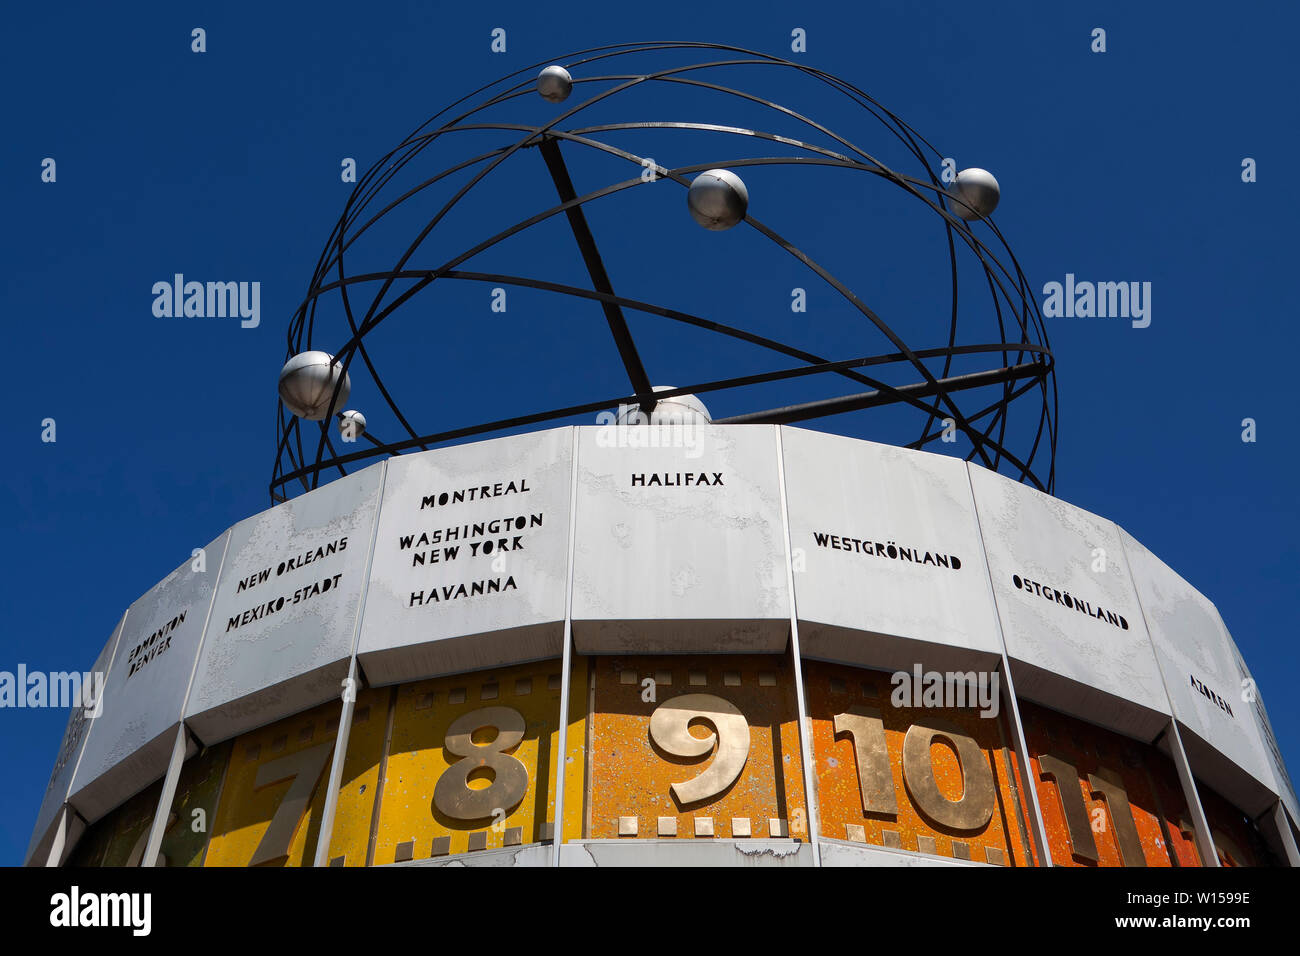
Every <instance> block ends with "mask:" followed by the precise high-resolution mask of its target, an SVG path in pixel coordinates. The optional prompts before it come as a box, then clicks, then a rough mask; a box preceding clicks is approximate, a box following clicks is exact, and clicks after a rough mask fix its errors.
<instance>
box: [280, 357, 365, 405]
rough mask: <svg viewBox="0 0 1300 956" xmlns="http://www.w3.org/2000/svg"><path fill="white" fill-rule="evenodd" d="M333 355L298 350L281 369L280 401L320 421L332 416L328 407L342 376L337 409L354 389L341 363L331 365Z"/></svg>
mask: <svg viewBox="0 0 1300 956" xmlns="http://www.w3.org/2000/svg"><path fill="white" fill-rule="evenodd" d="M333 361H334V356H332V355H330V354H329V353H328V352H316V351H312V352H299V353H298V354H297V355H295V356H294V357H293V358H291V359H289V361H287V362H285V363H284V368H282V369H281V370H280V383H279V390H280V401H282V402H284V407H285V408H287V409H289V411H291V412H293V414H295V415H297V416H298V417H299V418H305V419H307V420H308V421H313V422H319V421H323V420H324V419H326V418H329V417H330V416H331V415H332V414H333V409H331V408H327V407H326V406H328V405H329V404H330V396H331V395H333V394H334V386H335V385H337V384H338V381H339V378H340V377H341V378H342V379H343V385H342V386H341V387H340V388H339V396H338V401H337V404H335V405H334V408H338V407H339V406H341V405H342V404H343V403H344V402H346V401H347V400H348V395H349V394H351V392H352V380H351V378H350V377H349V376H347V375H345V374H344V373H343V365H342V363H338V364H331V363H333Z"/></svg>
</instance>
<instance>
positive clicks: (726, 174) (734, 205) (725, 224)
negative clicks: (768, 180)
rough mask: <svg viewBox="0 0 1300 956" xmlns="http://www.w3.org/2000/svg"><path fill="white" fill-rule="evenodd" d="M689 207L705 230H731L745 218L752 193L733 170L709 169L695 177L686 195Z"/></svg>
mask: <svg viewBox="0 0 1300 956" xmlns="http://www.w3.org/2000/svg"><path fill="white" fill-rule="evenodd" d="M686 205H687V206H689V207H690V210H691V215H692V216H694V217H695V221H696V222H698V223H699V224H700V225H701V226H703V227H704V228H705V229H714V230H721V229H730V228H731V227H732V226H734V225H735V224H736V223H738V222H740V221H741V220H743V219H744V218H745V211H746V210H747V209H748V208H749V190H748V189H746V188H745V183H744V182H743V181H742V180H741V178H740V177H739V176H737V175H736V174H735V173H733V172H732V171H731V170H729V169H710V170H707V171H706V172H702V173H700V174H699V175H698V176H696V177H695V180H694V181H693V182H692V183H691V188H690V189H688V190H687V191H686Z"/></svg>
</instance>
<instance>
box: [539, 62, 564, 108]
mask: <svg viewBox="0 0 1300 956" xmlns="http://www.w3.org/2000/svg"><path fill="white" fill-rule="evenodd" d="M537 92H538V93H541V94H542V99H544V100H546V101H547V102H550V103H562V102H564V101H565V100H567V99H568V98H569V94H570V93H572V92H573V77H571V76H570V75H569V71H568V70H566V69H565V68H564V67H562V66H556V65H555V64H552V65H550V66H548V67H547V68H546V69H544V70H542V72H541V73H538V74H537Z"/></svg>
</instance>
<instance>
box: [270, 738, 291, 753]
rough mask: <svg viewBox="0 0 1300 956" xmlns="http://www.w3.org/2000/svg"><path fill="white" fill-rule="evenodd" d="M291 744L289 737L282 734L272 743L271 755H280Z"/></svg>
mask: <svg viewBox="0 0 1300 956" xmlns="http://www.w3.org/2000/svg"><path fill="white" fill-rule="evenodd" d="M288 743H289V735H288V734H281V735H280V736H279V737H276V738H275V739H274V740H272V741H271V753H273V754H278V753H279V752H280V751H281V750H283V749H284V748H285V746H286V745H287V744H288Z"/></svg>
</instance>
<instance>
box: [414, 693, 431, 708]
mask: <svg viewBox="0 0 1300 956" xmlns="http://www.w3.org/2000/svg"><path fill="white" fill-rule="evenodd" d="M432 706H433V694H421V695H420V696H419V697H417V698H416V699H415V709H416V710H428V709H429V708H430V707H432Z"/></svg>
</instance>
